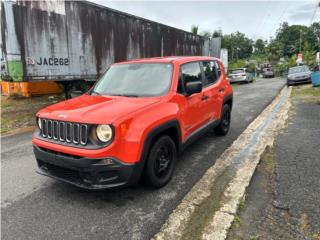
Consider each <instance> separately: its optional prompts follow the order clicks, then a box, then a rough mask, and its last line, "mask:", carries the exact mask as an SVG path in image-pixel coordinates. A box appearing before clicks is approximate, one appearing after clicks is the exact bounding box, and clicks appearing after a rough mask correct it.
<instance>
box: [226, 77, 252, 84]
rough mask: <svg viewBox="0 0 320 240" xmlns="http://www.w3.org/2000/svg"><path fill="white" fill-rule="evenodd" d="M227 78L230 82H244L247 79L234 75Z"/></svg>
mask: <svg viewBox="0 0 320 240" xmlns="http://www.w3.org/2000/svg"><path fill="white" fill-rule="evenodd" d="M229 79H230V83H237V82H245V81H247V80H248V79H247V77H235V78H233V77H229Z"/></svg>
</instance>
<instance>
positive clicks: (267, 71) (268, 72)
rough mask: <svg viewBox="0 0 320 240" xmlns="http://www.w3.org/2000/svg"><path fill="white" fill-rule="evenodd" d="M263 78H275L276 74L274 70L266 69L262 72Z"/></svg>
mask: <svg viewBox="0 0 320 240" xmlns="http://www.w3.org/2000/svg"><path fill="white" fill-rule="evenodd" d="M262 77H263V78H273V77H274V72H273V70H272V68H264V69H263V70H262Z"/></svg>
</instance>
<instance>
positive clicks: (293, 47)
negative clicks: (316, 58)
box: [275, 22, 320, 57]
mask: <svg viewBox="0 0 320 240" xmlns="http://www.w3.org/2000/svg"><path fill="white" fill-rule="evenodd" d="M318 27H319V26H318V25H317V24H314V25H313V27H307V26H302V25H291V26H289V24H288V23H287V22H284V23H282V24H281V25H280V28H279V29H278V30H277V33H276V38H275V41H277V42H279V44H281V46H282V51H283V55H284V56H287V57H291V56H292V55H293V54H296V53H298V52H299V51H300V46H301V50H303V45H302V44H303V43H304V42H308V43H309V44H310V46H313V47H314V48H316V47H317V45H318V44H317V43H318V41H317V35H316V32H317V28H318ZM319 31H320V30H319Z"/></svg>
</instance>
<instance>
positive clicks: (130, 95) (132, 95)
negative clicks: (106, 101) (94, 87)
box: [112, 94, 139, 97]
mask: <svg viewBox="0 0 320 240" xmlns="http://www.w3.org/2000/svg"><path fill="white" fill-rule="evenodd" d="M112 96H120V97H139V96H138V95H134V94H112Z"/></svg>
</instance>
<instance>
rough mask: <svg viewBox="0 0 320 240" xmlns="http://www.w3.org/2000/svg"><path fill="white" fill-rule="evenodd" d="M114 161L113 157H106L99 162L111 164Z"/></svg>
mask: <svg viewBox="0 0 320 240" xmlns="http://www.w3.org/2000/svg"><path fill="white" fill-rule="evenodd" d="M113 163H114V162H113V160H112V159H111V158H105V159H102V160H100V161H99V164H102V165H111V164H113Z"/></svg>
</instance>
